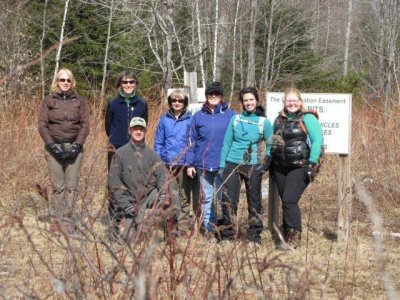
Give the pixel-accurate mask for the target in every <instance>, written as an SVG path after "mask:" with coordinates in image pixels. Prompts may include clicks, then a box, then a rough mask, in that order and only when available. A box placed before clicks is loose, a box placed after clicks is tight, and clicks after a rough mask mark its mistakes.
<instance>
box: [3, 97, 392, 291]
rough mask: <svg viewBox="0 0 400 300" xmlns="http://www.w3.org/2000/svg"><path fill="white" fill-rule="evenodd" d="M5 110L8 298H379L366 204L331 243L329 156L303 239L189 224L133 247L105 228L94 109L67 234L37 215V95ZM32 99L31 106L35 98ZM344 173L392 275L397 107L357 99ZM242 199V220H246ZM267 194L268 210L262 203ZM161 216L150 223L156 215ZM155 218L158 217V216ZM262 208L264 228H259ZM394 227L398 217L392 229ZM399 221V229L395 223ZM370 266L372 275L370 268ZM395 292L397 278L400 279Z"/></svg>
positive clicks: (99, 124) (307, 208)
mask: <svg viewBox="0 0 400 300" xmlns="http://www.w3.org/2000/svg"><path fill="white" fill-rule="evenodd" d="M19 101H21V103H31V104H32V105H25V106H24V107H23V109H22V110H21V109H19V108H20V107H18V106H11V105H10V106H7V107H6V108H5V109H4V110H3V111H2V112H0V115H1V121H0V147H1V160H0V216H1V221H0V258H1V259H0V261H1V262H0V275H1V276H0V294H1V295H3V296H4V297H5V298H8V297H11V296H15V297H26V298H48V297H49V298H57V297H67V298H85V299H98V298H106V299H109V298H111V299H128V298H137V299H146V298H150V299H153V298H178V299H186V298H188V299H189V298H194V299H204V298H218V299H228V298H229V299H254V298H260V299H305V298H307V299H315V298H323V299H336V298H339V299H345V298H353V299H368V298H369V299H372V298H384V297H385V290H384V287H383V285H382V283H381V281H380V280H379V273H378V271H377V272H376V273H375V272H374V270H377V269H376V268H377V265H378V264H377V262H376V261H375V256H374V246H373V239H372V234H371V227H370V226H371V225H370V224H371V222H370V220H369V219H368V217H367V214H366V209H365V208H364V206H362V204H360V203H359V202H358V201H357V199H355V200H354V204H353V220H352V221H353V222H352V227H351V235H350V239H349V241H348V242H347V243H345V244H340V243H337V242H335V239H334V232H335V223H336V214H337V207H336V203H335V199H336V195H335V192H336V178H335V172H336V166H335V164H336V158H335V157H334V156H328V158H327V160H326V161H325V163H324V166H323V168H322V172H321V174H320V175H318V178H317V181H316V182H315V183H314V184H313V185H311V186H310V187H309V188H308V190H307V192H306V193H305V195H304V196H303V198H302V200H301V208H302V212H303V225H304V229H303V230H304V231H303V245H302V247H301V248H300V249H299V250H297V251H296V252H280V251H278V250H276V249H275V244H274V242H273V241H272V239H271V235H270V233H269V232H268V231H264V232H263V235H262V238H263V242H262V244H261V246H256V245H253V244H251V243H248V242H247V241H246V240H242V239H239V240H238V241H235V242H232V243H230V242H228V243H225V242H224V243H219V244H218V243H215V242H214V241H213V240H212V239H209V238H208V237H206V236H203V235H202V234H200V233H199V232H198V230H197V228H196V227H193V230H192V232H191V234H190V236H189V237H187V238H179V239H177V240H176V241H173V240H168V239H167V240H164V238H163V233H162V231H160V230H158V227H157V226H154V225H152V224H153V223H154V222H155V219H156V216H153V215H152V213H151V212H150V213H149V214H148V216H147V219H146V220H148V221H149V224H148V226H144V227H143V231H142V234H141V235H140V236H139V238H138V239H136V240H135V242H133V243H129V244H117V243H115V242H111V241H109V239H108V235H107V226H106V224H105V223H104V222H103V219H104V216H105V215H106V204H107V192H106V177H107V166H106V165H107V164H106V156H107V140H106V136H105V133H104V124H103V122H104V120H103V118H102V116H99V115H97V116H92V120H91V121H92V126H91V133H90V135H89V137H88V140H87V142H86V144H85V146H84V147H85V157H84V165H83V168H82V171H81V177H80V191H79V194H80V196H79V198H78V203H77V206H78V210H79V213H80V215H81V218H80V221H79V222H78V223H77V224H76V225H77V228H78V229H77V232H76V233H75V234H74V235H68V234H66V233H63V234H61V235H54V234H53V233H51V232H49V224H48V223H45V222H40V221H38V217H39V216H40V215H42V214H46V213H47V212H48V207H49V203H48V199H47V196H46V195H47V194H48V193H47V191H48V190H47V188H48V186H49V175H48V170H47V165H46V162H45V159H44V153H43V142H42V140H41V138H40V136H39V135H38V132H37V125H36V124H37V122H36V116H37V107H38V105H39V103H40V99H38V98H35V99H31V98H28V97H27V98H21V99H19ZM33 103H34V104H33ZM353 111H354V113H353V141H352V149H353V156H352V160H353V161H352V168H353V171H352V176H353V177H354V178H355V179H357V180H359V181H362V182H365V183H366V184H367V183H368V185H367V187H368V189H369V192H370V193H371V195H372V197H373V198H374V200H375V201H376V202H377V203H378V205H377V210H378V211H379V213H380V214H381V215H382V217H383V219H384V224H385V225H386V226H385V230H387V232H386V234H385V235H384V237H385V238H384V243H385V247H386V252H387V265H386V266H387V267H386V270H387V271H388V272H389V273H390V274H392V276H393V277H394V278H396V277H397V278H399V276H400V273H399V272H400V271H399V269H400V268H399V263H398V261H399V259H400V254H399V253H398V251H397V250H398V246H399V243H400V241H399V239H397V240H396V239H395V238H391V237H390V235H389V234H388V233H389V232H390V231H396V230H398V231H400V226H398V219H399V215H400V213H399V212H400V209H399V207H400V205H399V202H398V201H399V200H398V199H400V197H399V196H400V186H399V182H400V180H399V179H400V178H399V174H400V167H399V162H398V161H399V160H398V158H399V157H398V150H397V148H399V146H400V145H399V134H398V130H397V124H396V120H398V119H399V118H400V110H399V109H398V108H394V109H393V110H392V112H391V114H390V115H389V116H384V115H382V114H381V113H380V112H379V110H377V109H375V108H372V107H366V106H362V107H354V110H353ZM162 112H163V108H161V107H159V106H156V105H151V108H150V113H149V116H150V120H149V128H148V136H147V138H146V141H147V143H148V144H150V145H152V143H153V137H154V132H155V129H156V125H157V121H158V118H159V116H160V114H161V113H162ZM244 202H245V201H241V203H240V208H239V212H240V213H239V217H238V219H239V223H240V227H241V228H245V226H246V225H245V224H246V223H247V220H246V219H247V215H246V213H245V211H246V210H245V206H246V204H245V203H244ZM266 205H267V203H266V201H265V202H264V211H267V209H266ZM157 220H158V219H157ZM155 223H157V222H155ZM266 223H267V222H266V214H265V224H266ZM396 224H397V225H396ZM396 226H397V227H396ZM371 272H372V274H371ZM397 288H398V286H397Z"/></svg>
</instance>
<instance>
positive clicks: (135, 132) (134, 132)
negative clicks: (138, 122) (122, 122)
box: [129, 126, 146, 144]
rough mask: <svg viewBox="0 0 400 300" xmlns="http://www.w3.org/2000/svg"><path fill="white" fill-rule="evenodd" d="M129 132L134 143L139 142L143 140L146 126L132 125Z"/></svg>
mask: <svg viewBox="0 0 400 300" xmlns="http://www.w3.org/2000/svg"><path fill="white" fill-rule="evenodd" d="M129 133H130V135H131V140H132V141H133V142H134V143H137V144H140V143H141V142H143V140H144V137H145V135H146V128H144V127H142V126H133V127H131V128H129Z"/></svg>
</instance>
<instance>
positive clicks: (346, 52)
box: [343, 0, 353, 76]
mask: <svg viewBox="0 0 400 300" xmlns="http://www.w3.org/2000/svg"><path fill="white" fill-rule="evenodd" d="M352 6H353V0H349V6H348V11H347V26H346V40H345V45H344V59H343V75H344V76H346V75H347V69H348V64H349V47H350V33H351V21H352V16H353V7H352Z"/></svg>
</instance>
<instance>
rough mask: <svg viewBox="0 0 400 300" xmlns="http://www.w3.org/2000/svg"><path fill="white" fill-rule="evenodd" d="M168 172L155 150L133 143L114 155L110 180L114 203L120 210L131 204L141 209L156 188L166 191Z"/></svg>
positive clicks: (159, 190) (109, 186) (109, 185)
mask: <svg viewBox="0 0 400 300" xmlns="http://www.w3.org/2000/svg"><path fill="white" fill-rule="evenodd" d="M165 172H166V169H165V167H164V164H163V162H162V161H161V159H160V157H159V156H158V154H157V153H156V152H155V151H154V150H153V149H150V148H149V147H147V146H146V145H145V144H144V143H143V144H142V145H140V146H136V145H135V144H133V143H132V142H131V141H130V142H129V143H127V144H126V145H125V146H123V147H121V148H119V149H118V150H117V151H116V152H115V155H114V157H113V159H112V162H111V168H110V173H109V178H108V188H109V190H110V192H111V201H112V202H113V204H114V205H115V207H116V208H117V209H118V210H125V209H126V208H127V207H128V205H129V204H133V205H134V206H136V207H137V206H140V205H141V203H143V201H145V200H146V198H147V197H148V196H149V194H150V193H151V192H152V191H153V190H154V189H157V191H158V192H163V191H164V190H165V188H166V186H165V185H166V184H165V183H166V174H165Z"/></svg>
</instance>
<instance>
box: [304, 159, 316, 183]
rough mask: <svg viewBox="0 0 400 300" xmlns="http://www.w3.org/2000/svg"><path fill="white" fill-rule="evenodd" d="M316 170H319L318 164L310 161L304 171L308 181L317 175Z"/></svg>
mask: <svg viewBox="0 0 400 300" xmlns="http://www.w3.org/2000/svg"><path fill="white" fill-rule="evenodd" d="M316 171H317V165H316V164H313V163H310V164H309V165H308V166H307V167H306V168H305V171H304V176H305V178H306V182H307V183H310V182H312V181H313V180H314V177H315V175H316Z"/></svg>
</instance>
